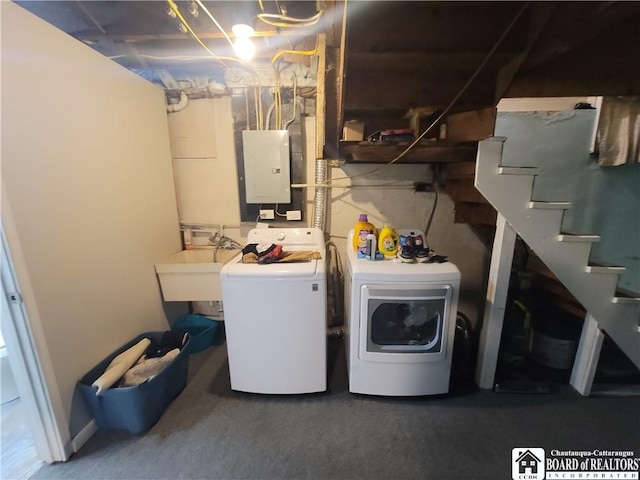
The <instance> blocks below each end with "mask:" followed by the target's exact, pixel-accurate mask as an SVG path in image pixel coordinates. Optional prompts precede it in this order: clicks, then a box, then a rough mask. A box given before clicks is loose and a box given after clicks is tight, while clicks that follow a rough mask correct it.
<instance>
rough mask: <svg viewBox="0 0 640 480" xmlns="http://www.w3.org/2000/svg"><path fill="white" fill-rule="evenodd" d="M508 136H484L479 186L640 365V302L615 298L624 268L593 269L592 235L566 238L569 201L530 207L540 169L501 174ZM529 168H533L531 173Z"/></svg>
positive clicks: (600, 325) (480, 143)
mask: <svg viewBox="0 0 640 480" xmlns="http://www.w3.org/2000/svg"><path fill="white" fill-rule="evenodd" d="M505 140H506V138H504V137H492V138H488V139H486V140H483V141H481V142H479V144H478V156H477V161H476V176H475V187H476V188H477V189H478V190H479V191H480V192H481V193H482V194H483V195H484V196H485V198H486V199H487V200H488V201H489V202H490V203H491V205H492V206H493V207H494V208H495V209H496V210H497V211H498V212H500V214H501V215H502V216H503V217H504V218H505V219H506V220H507V222H508V223H509V224H510V225H511V226H512V227H513V229H514V230H515V231H516V232H517V233H518V235H520V237H522V239H523V240H524V241H525V242H526V243H527V244H528V245H529V247H531V248H532V249H533V250H534V251H535V252H536V254H537V255H538V256H539V257H540V258H541V259H542V261H543V262H544V263H545V264H546V265H547V266H548V267H549V269H550V270H551V271H552V272H553V273H554V275H556V277H557V278H558V280H560V281H561V282H562V283H563V284H564V285H565V287H566V288H567V289H568V290H569V291H570V292H571V293H572V294H573V296H574V297H575V298H576V299H577V300H578V301H579V302H580V303H581V304H582V306H583V307H584V308H585V309H586V310H587V311H588V312H589V313H590V314H591V315H592V316H593V317H594V318H595V319H596V320H597V321H598V325H599V328H600V329H601V330H604V331H605V332H607V334H608V335H609V336H610V337H611V338H612V339H613V341H614V342H615V343H616V344H617V345H618V347H619V348H620V349H621V350H622V351H623V352H625V353H626V355H627V356H628V357H629V358H630V359H631V361H632V362H633V363H634V364H635V365H636V366H637V367H638V368H640V330H639V324H640V302H633V301H632V302H624V303H615V302H614V298H616V287H617V284H618V278H619V273H613V274H612V273H609V274H602V273H590V272H588V271H587V270H588V269H587V266H588V264H589V256H590V253H591V242H590V241H588V242H584V241H581V242H567V241H560V239H559V238H560V237H559V236H560V232H561V225H562V217H563V214H564V208H566V207H567V205H560V206H559V207H558V208H530V206H529V203H530V202H531V193H532V190H533V182H534V179H535V174H539V173H540V170H539V169H537V168H531V169H530V170H529V169H527V168H522V169H521V170H522V173H523V174H521V175H517V174H516V172H515V169H510V170H509V173H508V174H504V173H503V174H499V169H500V167H501V165H500V163H501V160H502V148H503V144H504V141H505ZM529 171H531V173H533V174H528V172H529ZM552 200H553V201H554V202H555V201H558V199H552ZM565 236H566V235H565ZM616 300H619V299H616Z"/></svg>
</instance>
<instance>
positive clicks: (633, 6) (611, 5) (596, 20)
mask: <svg viewBox="0 0 640 480" xmlns="http://www.w3.org/2000/svg"><path fill="white" fill-rule="evenodd" d="M545 3H547V2H539V3H536V4H535V5H536V7H538V8H539V7H541V6H542V5H543V4H545ZM572 3H573V2H563V4H562V5H561V7H560V9H558V10H556V12H555V13H561V12H560V11H559V10H563V11H565V13H562V14H561V15H562V16H561V17H560V18H562V24H558V25H557V26H556V29H555V32H553V38H551V39H549V40H547V41H545V42H542V43H541V44H540V45H539V47H540V48H534V49H533V50H532V52H531V54H530V55H529V57H528V58H527V60H526V62H525V65H524V66H523V70H524V71H529V70H533V69H535V68H536V67H538V66H540V65H543V64H546V63H548V62H550V61H553V60H555V59H557V58H558V57H560V56H562V55H564V54H566V53H568V52H571V51H573V50H575V49H576V48H578V47H580V46H582V45H584V44H585V43H587V42H588V41H590V40H592V39H594V38H596V37H598V36H600V35H607V32H608V31H610V30H612V29H615V27H616V26H617V25H618V24H619V23H620V22H624V21H625V20H627V19H628V18H629V17H631V16H633V15H637V14H638V12H639V11H640V8H639V6H638V4H637V2H592V3H591V4H590V5H589V8H588V9H585V8H581V7H579V6H577V5H572ZM576 3H577V2H576ZM636 28H637V25H636ZM602 41H607V38H606V37H603V38H602Z"/></svg>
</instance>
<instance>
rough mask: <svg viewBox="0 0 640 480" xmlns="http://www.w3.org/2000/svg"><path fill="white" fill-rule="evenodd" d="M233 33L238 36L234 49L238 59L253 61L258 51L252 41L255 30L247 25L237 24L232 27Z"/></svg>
mask: <svg viewBox="0 0 640 480" xmlns="http://www.w3.org/2000/svg"><path fill="white" fill-rule="evenodd" d="M231 31H232V32H233V34H234V35H235V36H236V40H235V42H234V44H233V48H234V50H235V51H236V55H237V56H238V58H240V59H241V60H245V61H248V60H251V59H252V58H253V56H254V55H255V53H256V49H255V47H254V46H253V42H252V41H251V37H252V36H253V33H254V30H253V28H252V27H251V26H250V25H247V24H246V23H237V24H235V25H234V26H233V27H231Z"/></svg>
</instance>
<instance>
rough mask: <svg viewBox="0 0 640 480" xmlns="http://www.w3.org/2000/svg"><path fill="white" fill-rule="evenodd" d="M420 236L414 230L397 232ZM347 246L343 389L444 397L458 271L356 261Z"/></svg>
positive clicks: (451, 267) (436, 265) (446, 267)
mask: <svg viewBox="0 0 640 480" xmlns="http://www.w3.org/2000/svg"><path fill="white" fill-rule="evenodd" d="M397 233H398V234H399V235H412V236H416V237H417V236H418V235H422V238H423V239H424V238H425V237H424V233H423V232H422V231H420V230H405V229H403V230H397ZM352 238H353V231H351V232H350V234H349V238H348V240H347V269H348V274H347V275H346V279H345V348H346V355H347V366H348V373H349V391H350V392H353V393H362V394H369V395H387V396H410V395H434V394H442V393H447V392H448V391H449V377H450V372H451V358H452V353H453V340H454V335H455V326H456V314H457V304H458V290H459V288H460V271H459V270H458V268H457V267H456V266H455V265H454V264H452V263H450V262H445V263H417V262H415V263H403V262H401V261H400V260H399V259H394V260H368V259H360V258H358V257H357V255H356V252H354V251H353V249H352V248H350V246H351V244H352Z"/></svg>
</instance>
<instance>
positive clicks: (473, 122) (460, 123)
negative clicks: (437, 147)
mask: <svg viewBox="0 0 640 480" xmlns="http://www.w3.org/2000/svg"><path fill="white" fill-rule="evenodd" d="M446 122H447V140H450V141H452V142H469V141H479V140H484V139H485V138H487V137H490V136H492V135H493V132H494V130H495V126H496V108H495V107H489V108H482V109H479V110H473V111H470V112H463V113H456V114H453V115H449V116H448V117H447V119H446Z"/></svg>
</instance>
